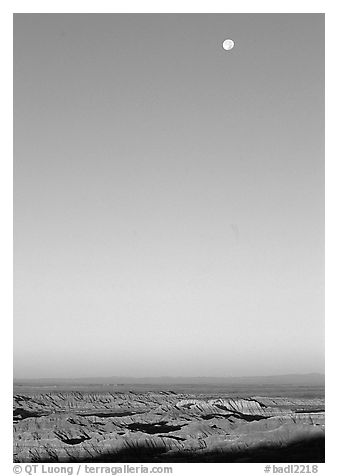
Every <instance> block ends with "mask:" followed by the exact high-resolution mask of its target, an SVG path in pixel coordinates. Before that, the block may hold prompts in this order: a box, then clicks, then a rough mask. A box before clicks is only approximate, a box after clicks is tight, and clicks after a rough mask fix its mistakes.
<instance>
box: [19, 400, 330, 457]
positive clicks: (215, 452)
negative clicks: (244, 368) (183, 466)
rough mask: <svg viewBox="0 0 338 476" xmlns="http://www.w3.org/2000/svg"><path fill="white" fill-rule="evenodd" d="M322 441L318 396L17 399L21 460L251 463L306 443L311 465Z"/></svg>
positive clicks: (320, 404)
mask: <svg viewBox="0 0 338 476" xmlns="http://www.w3.org/2000/svg"><path fill="white" fill-rule="evenodd" d="M323 438H324V403H323V401H322V399H319V398H318V399H287V398H268V397H252V398H227V397H223V396H222V397H221V398H208V396H207V395H186V394H177V393H174V392H145V393H135V392H127V393H109V392H105V393H91V392H83V393H82V392H68V393H65V392H60V393H57V392H55V393H45V394H43V393H36V394H27V395H23V394H18V395H15V396H14V460H15V461H16V462H51V461H60V462H61V461H62V462H67V461H68V462H70V461H87V462H97V461H110V462H119V461H143V462H151V461H182V462H184V461H243V460H244V461H245V460H249V461H250V460H255V455H257V454H260V455H261V458H262V461H268V460H269V458H272V456H271V454H272V452H273V454H277V455H278V454H279V455H281V454H282V453H283V451H284V450H285V449H289V450H288V451H289V453H290V451H294V452H297V451H298V452H299V451H300V450H299V448H302V451H303V452H305V455H304V458H305V456H306V454H307V453H308V457H309V459H308V460H307V459H306V458H305V460H306V461H308V462H310V461H311V458H312V460H313V459H314V460H315V461H318V459H321V458H323V454H322V453H323V451H321V452H320V453H318V454H317V453H316V455H315V453H314V452H313V451H312V450H310V449H309V450H307V449H306V448H312V446H313V445H317V446H318V444H320V445H321V448H322V446H323V445H322V443H323ZM317 446H316V447H317ZM297 448H298V449H297ZM262 452H263V453H262ZM284 452H285V451H284ZM310 453H311V454H310ZM269 454H270V456H269ZM299 454H300V453H299ZM302 457H303V456H302ZM296 461H297V459H296ZM298 461H300V460H298Z"/></svg>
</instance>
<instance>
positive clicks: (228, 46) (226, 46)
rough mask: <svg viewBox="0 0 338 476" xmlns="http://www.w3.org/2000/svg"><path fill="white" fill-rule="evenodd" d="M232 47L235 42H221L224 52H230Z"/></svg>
mask: <svg viewBox="0 0 338 476" xmlns="http://www.w3.org/2000/svg"><path fill="white" fill-rule="evenodd" d="M234 46H235V42H234V41H233V40H230V39H227V40H224V41H223V48H224V49H225V50H226V51H229V50H232V48H233V47H234Z"/></svg>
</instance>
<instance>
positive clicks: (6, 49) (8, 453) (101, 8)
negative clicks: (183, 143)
mask: <svg viewBox="0 0 338 476" xmlns="http://www.w3.org/2000/svg"><path fill="white" fill-rule="evenodd" d="M0 8H1V16H0V18H1V24H0V34H1V40H2V41H1V53H2V54H1V58H2V71H1V75H0V78H1V79H0V80H1V86H2V87H1V88H0V91H1V103H0V104H1V115H2V121H1V132H2V133H1V136H2V139H3V141H4V147H3V153H2V157H1V161H0V164H1V165H0V167H1V169H0V210H1V215H0V216H1V224H2V226H1V233H0V244H1V246H0V250H1V255H0V270H1V272H0V279H1V282H0V289H1V300H0V302H1V311H2V312H1V317H2V321H1V322H2V332H1V346H0V347H1V363H2V365H1V368H2V380H1V381H2V384H3V385H2V391H1V392H0V398H1V407H0V408H1V410H2V420H1V421H2V428H1V432H0V434H1V439H2V441H1V445H0V448H1V451H2V453H1V460H0V461H1V462H0V465H1V466H4V467H6V469H5V470H4V474H13V473H12V441H11V437H10V435H11V434H12V421H11V414H10V413H11V412H10V411H9V409H11V407H12V377H13V376H12V350H13V348H12V347H13V346H12V339H13V335H12V312H13V309H12V282H13V273H12V251H13V247H12V212H13V206H12V205H13V204H12V154H13V151H12V119H13V117H12V81H13V76H12V14H13V12H21V13H22V12H27V13H28V12H32V13H34V12H46V13H47V12H51V13H53V12H55V13H61V12H67V13H68V12H74V13H81V12H83V13H98V12H116V13H119V12H126V13H128V12H135V13H146V12H152V13H154V12H156V13H161V12H163V13H165V12H167V13H176V12H178V13H185V12H190V13H194V12H197V13H202V12H203V13H325V14H326V192H325V197H326V228H325V229H326V272H325V278H326V375H327V382H326V395H327V398H326V405H327V407H326V414H327V415H328V422H327V438H326V449H327V450H326V455H327V456H326V463H325V465H320V471H319V474H323V473H324V474H328V475H330V474H334V473H335V471H334V467H333V465H334V459H335V446H336V445H335V439H336V435H335V433H336V430H335V429H336V423H335V411H336V410H335V408H334V406H335V399H336V396H337V389H336V380H337V376H336V372H335V367H336V359H335V355H334V351H335V349H336V348H337V344H336V340H337V336H338V334H337V332H336V331H337V324H336V323H337V319H338V312H337V311H338V309H337V307H338V306H337V298H336V295H337V291H338V290H337V279H335V277H336V274H337V269H338V259H337V257H338V252H337V246H338V231H337V230H338V227H337V217H338V211H337V205H338V197H337V189H338V174H337V160H338V154H337V141H338V133H337V127H338V126H337V125H336V121H335V116H336V113H337V106H338V103H337V84H338V74H337V69H338V68H337V67H336V63H337V46H338V42H337V30H338V15H337V7H335V5H334V2H323V1H321V2H320V1H307V2H305V1H283V2H281V1H274V2H273V1H257V2H253V1H241V2H239V1H237V2H225V1H208V2H196V1H195V2H192V1H186V0H181V1H177V0H173V1H170V2H169V1H166V2H164V1H162V2H160V1H157V2H156V1H128V2H127V1H126V0H125V1H122V0H121V1H107V0H96V1H75V0H68V1H65V0H59V1H47V0H45V1H42V0H39V1H37V0H36V1H27V0H26V1H13V2H4V3H2V4H1V7H0ZM314 41H316V39H315V38H314ZM304 333H305V334H306V329H304ZM27 337H28V338H29V336H27ZM263 468H264V465H261V464H256V465H255V464H245V465H238V464H227V465H226V466H224V464H222V465H219V464H212V465H188V464H183V465H181V464H175V465H174V473H173V474H174V475H177V474H202V471H203V474H204V473H205V472H208V473H209V472H210V473H212V474H225V473H226V472H229V474H234V475H236V474H250V475H253V474H264V471H263Z"/></svg>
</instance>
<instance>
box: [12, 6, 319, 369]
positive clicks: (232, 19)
mask: <svg viewBox="0 0 338 476" xmlns="http://www.w3.org/2000/svg"><path fill="white" fill-rule="evenodd" d="M225 38H232V39H233V40H234V41H235V48H234V49H233V50H232V51H230V52H225V51H224V50H223V49H222V42H223V40H224V39H225ZM14 93H15V98H14V118H15V122H14V207H15V214H14V247H15V248H14V249H15V256H14V272H15V277H14V301H15V302H14V374H15V377H17V378H19V377H72V376H74V377H75V376H76V377H82V376H110V375H130V376H160V375H171V376H177V375H182V376H185V375H186V376H188V375H191V376H201V375H204V376H231V375H236V376H237V375H264V374H266V375H268V374H279V373H290V372H295V373H296V372H313V371H323V364H324V15H320V14H122V15H121V14H16V15H15V16H14Z"/></svg>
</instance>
